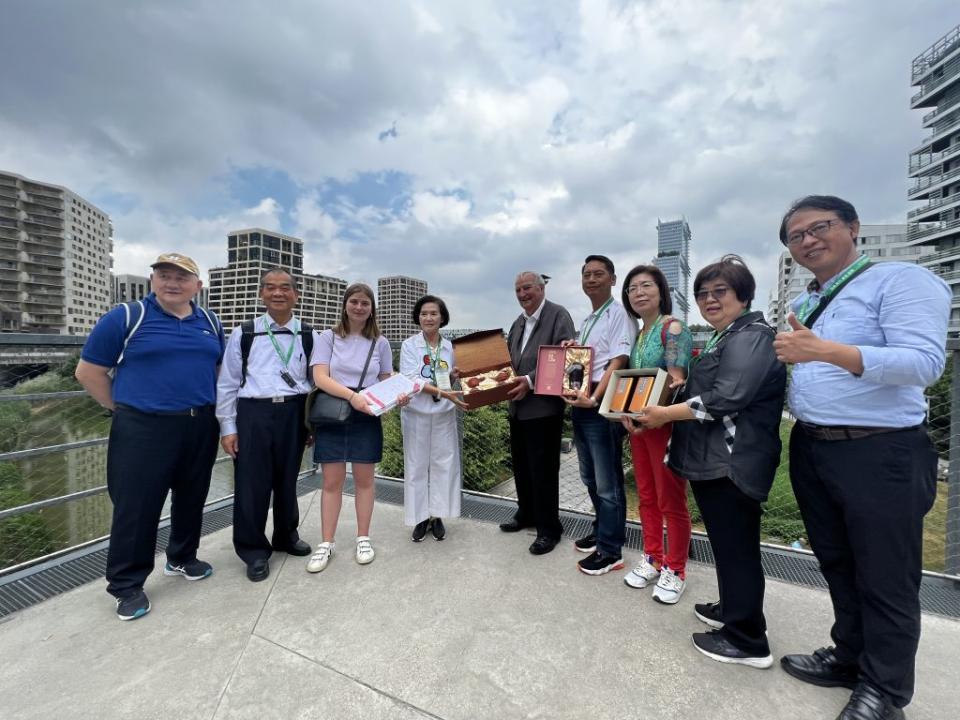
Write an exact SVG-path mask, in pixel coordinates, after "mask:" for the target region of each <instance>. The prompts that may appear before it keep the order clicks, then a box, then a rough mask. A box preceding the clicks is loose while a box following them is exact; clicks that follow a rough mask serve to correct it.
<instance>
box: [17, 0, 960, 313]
mask: <svg viewBox="0 0 960 720" xmlns="http://www.w3.org/2000/svg"><path fill="white" fill-rule="evenodd" d="M958 24H960V7H958V5H957V3H956V2H955V1H954V0H950V1H949V2H948V1H946V0H912V2H909V3H907V2H902V1H901V0H837V1H833V0H781V1H780V2H770V0H743V1H737V0H669V1H667V2H661V1H659V0H650V1H636V2H631V1H629V0H581V2H579V3H578V2H566V1H563V0H540V1H539V2H524V1H523V0H503V1H501V0H474V1H472V2H448V1H447V2H442V1H440V0H435V1H433V2H431V1H430V0H421V1H419V2H416V1H415V2H405V1H402V0H382V1H381V0H364V1H362V2H352V3H348V2H340V1H339V0H337V1H335V0H327V1H321V0H312V1H308V0H300V1H293V0H276V1H275V2H271V3H265V2H261V1H254V0H206V1H204V2H193V1H190V2H188V1H186V0H164V1H162V2H161V1H155V2H122V1H121V0H112V1H109V2H108V1H106V0H87V1H86V2H82V3H80V2H74V0H59V1H58V0H3V6H2V10H0V47H3V48H4V57H5V58H6V59H7V63H6V65H5V68H6V70H5V71H4V73H3V77H2V80H0V169H3V170H6V171H12V172H15V173H19V174H21V175H25V176H27V177H30V178H33V179H37V180H41V181H45V182H51V183H56V184H60V185H65V186H68V187H70V188H71V189H72V190H74V191H75V192H78V193H79V194H81V195H83V196H84V197H86V198H87V199H88V200H90V201H91V202H93V203H94V204H96V205H98V206H99V207H100V208H101V209H103V210H105V211H106V212H108V213H109V214H110V216H111V218H112V220H113V226H114V242H115V245H114V267H115V270H116V271H117V272H135V273H145V272H146V270H147V265H148V264H149V261H150V260H151V259H152V258H154V257H156V255H157V254H158V253H159V252H162V251H166V250H179V251H183V252H188V253H189V254H191V255H193V256H194V257H196V259H197V260H198V261H199V262H200V264H201V266H202V267H203V268H204V269H206V268H209V267H211V266H217V265H223V264H225V263H226V233H227V231H228V230H231V229H237V228H242V227H249V226H262V227H265V228H268V229H275V230H280V231H282V232H286V233H289V234H292V235H295V236H298V237H301V238H303V239H304V240H305V241H306V252H307V257H306V262H305V265H306V270H307V271H308V272H315V273H323V274H328V275H334V276H337V277H342V278H345V279H347V280H348V281H354V280H365V281H368V282H371V283H375V281H376V278H377V277H379V276H382V275H387V274H406V275H413V276H415V277H420V278H423V279H426V280H427V281H428V282H429V284H430V289H431V291H432V292H435V293H437V294H440V295H442V296H443V297H445V298H446V299H447V301H448V303H449V305H450V309H451V313H452V314H453V322H452V325H453V326H457V327H497V326H506V325H507V324H508V323H509V322H510V321H511V320H512V319H513V318H514V317H515V316H516V314H517V312H518V310H519V308H518V307H517V305H516V301H515V299H514V298H513V278H514V275H515V274H516V272H517V271H519V270H521V269H528V268H529V269H535V270H538V271H540V272H543V273H546V274H549V275H551V276H553V280H552V281H551V283H550V284H549V286H548V296H549V297H551V298H552V299H554V300H557V301H559V302H561V303H563V304H565V305H566V306H567V307H568V308H569V309H570V310H571V312H572V313H573V315H574V317H575V318H579V317H581V316H582V315H583V314H585V313H586V311H587V309H588V308H587V306H586V303H585V298H584V296H583V294H582V292H581V290H580V285H579V269H580V262H581V260H582V258H583V256H584V255H585V254H587V253H603V254H606V255H609V256H610V257H611V258H613V259H614V261H615V262H616V264H617V268H618V271H620V273H621V276H622V275H623V274H625V271H626V270H627V269H629V267H631V266H632V265H634V264H636V263H640V262H648V261H649V260H650V259H651V258H652V257H653V256H654V255H655V253H656V224H657V219H658V218H661V219H664V220H666V219H672V218H675V217H677V216H680V215H683V216H685V217H686V218H687V220H688V221H689V223H690V225H691V228H692V230H693V245H692V251H691V264H692V266H693V268H694V271H696V269H697V268H699V267H701V266H702V265H704V264H706V263H707V262H710V261H712V260H714V259H716V258H717V257H719V256H720V255H721V254H723V253H725V252H737V253H740V254H741V255H743V256H744V258H745V259H746V260H747V262H748V264H749V265H750V267H751V268H752V269H753V270H754V272H755V274H756V275H757V278H758V282H759V291H758V304H759V305H760V306H761V307H762V308H765V307H766V299H767V292H768V291H769V289H770V288H771V287H772V286H773V284H774V279H775V275H776V258H777V255H778V253H779V251H780V247H779V244H778V241H777V237H776V233H777V228H778V224H779V219H780V216H781V214H782V212H783V210H784V209H785V207H786V206H787V205H788V203H789V202H790V200H791V199H793V198H796V197H798V196H801V195H805V194H808V193H814V192H816V193H832V194H838V195H842V196H845V197H847V198H848V199H850V200H851V201H853V202H854V204H855V205H856V206H857V208H858V210H859V212H860V216H861V219H862V220H863V221H864V222H871V223H873V222H877V223H880V222H903V220H904V216H905V213H906V210H907V207H908V203H907V200H906V184H907V180H906V164H907V156H908V154H909V152H910V150H911V148H913V147H915V146H916V145H917V144H918V143H919V141H920V140H921V139H922V138H923V137H924V131H923V130H922V128H921V126H920V118H921V116H922V114H923V113H922V112H920V111H911V110H910V109H909V98H910V96H911V95H912V94H913V92H914V90H913V89H912V88H911V86H910V63H911V61H912V59H913V58H914V57H915V56H916V55H918V54H920V53H921V52H923V51H924V50H925V49H927V48H928V47H929V46H930V45H932V44H933V43H934V42H935V41H936V40H938V39H939V38H940V37H941V36H943V35H944V34H946V33H947V32H948V31H950V30H951V29H953V28H954V27H956V26H957V25H958ZM691 320H696V317H695V316H691Z"/></svg>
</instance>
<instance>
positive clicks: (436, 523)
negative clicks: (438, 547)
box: [430, 518, 447, 540]
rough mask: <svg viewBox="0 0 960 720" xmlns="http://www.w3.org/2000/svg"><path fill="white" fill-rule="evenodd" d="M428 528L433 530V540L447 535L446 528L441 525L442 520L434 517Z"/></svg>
mask: <svg viewBox="0 0 960 720" xmlns="http://www.w3.org/2000/svg"><path fill="white" fill-rule="evenodd" d="M430 530H431V531H432V532H433V538H434V540H443V539H444V538H445V537H446V536H447V529H446V528H445V527H444V526H443V520H441V519H440V518H434V519H433V521H432V522H431V523H430Z"/></svg>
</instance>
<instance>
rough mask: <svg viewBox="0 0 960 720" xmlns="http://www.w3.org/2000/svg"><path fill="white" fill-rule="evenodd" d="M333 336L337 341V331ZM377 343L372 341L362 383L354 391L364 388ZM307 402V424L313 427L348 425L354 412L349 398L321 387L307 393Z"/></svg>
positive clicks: (364, 365) (361, 377) (361, 376)
mask: <svg viewBox="0 0 960 720" xmlns="http://www.w3.org/2000/svg"><path fill="white" fill-rule="evenodd" d="M333 337H334V342H336V337H337V336H336V333H334V336H333ZM376 344H377V341H376V340H375V339H374V340H372V341H371V342H370V352H368V353H367V361H366V362H365V363H364V364H363V373H361V375H360V384H359V385H358V386H357V387H356V388H353V391H354V392H360V390H361V389H362V388H363V381H364V380H365V379H366V377H367V368H369V367H370V358H372V357H373V348H374V347H375V346H376ZM306 404H307V408H306V418H307V426H308V427H309V428H311V429H312V428H316V427H328V426H331V425H346V424H347V423H348V422H350V417H351V416H352V415H353V412H354V410H353V408H352V407H351V406H350V401H349V400H346V399H344V398H341V397H336V396H335V395H331V394H329V393H326V392H324V391H323V390H321V389H320V388H314V389H313V390H311V391H310V393H309V394H308V395H307V403H306Z"/></svg>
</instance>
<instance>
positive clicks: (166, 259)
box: [150, 252, 200, 277]
mask: <svg viewBox="0 0 960 720" xmlns="http://www.w3.org/2000/svg"><path fill="white" fill-rule="evenodd" d="M157 265H176V266H177V267H178V268H180V269H182V270H186V271H187V272H188V273H193V274H194V275H196V276H197V277H200V268H198V267H197V263H196V262H195V261H194V259H193V258H190V257H187V256H186V255H181V254H180V253H174V252H171V253H164V254H163V255H161V256H160V257H158V258H157V260H156V262H154V263H153V265H151V266H150V267H152V268H155V267H157Z"/></svg>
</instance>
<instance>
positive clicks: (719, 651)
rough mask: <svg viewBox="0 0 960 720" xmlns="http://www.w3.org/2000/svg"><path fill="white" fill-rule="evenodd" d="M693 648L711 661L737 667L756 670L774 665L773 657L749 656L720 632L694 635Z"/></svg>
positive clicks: (712, 631) (768, 654) (768, 655)
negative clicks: (742, 666) (744, 666)
mask: <svg viewBox="0 0 960 720" xmlns="http://www.w3.org/2000/svg"><path fill="white" fill-rule="evenodd" d="M693 646H694V647H695V648H696V649H697V650H699V651H700V652H702V653H703V654H704V655H706V656H707V657H708V658H710V659H711V660H716V661H717V662H722V663H733V664H735V665H747V666H748V667H755V668H768V667H770V666H771V665H773V655H771V654H770V653H767V654H766V655H749V654H748V653H745V652H744V651H743V650H741V649H739V648H737V647H734V646H733V645H732V644H731V643H730V641H729V640H727V639H726V638H725V637H724V636H723V634H722V633H721V632H720V631H719V630H711V631H710V632H705V633H694V634H693Z"/></svg>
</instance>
